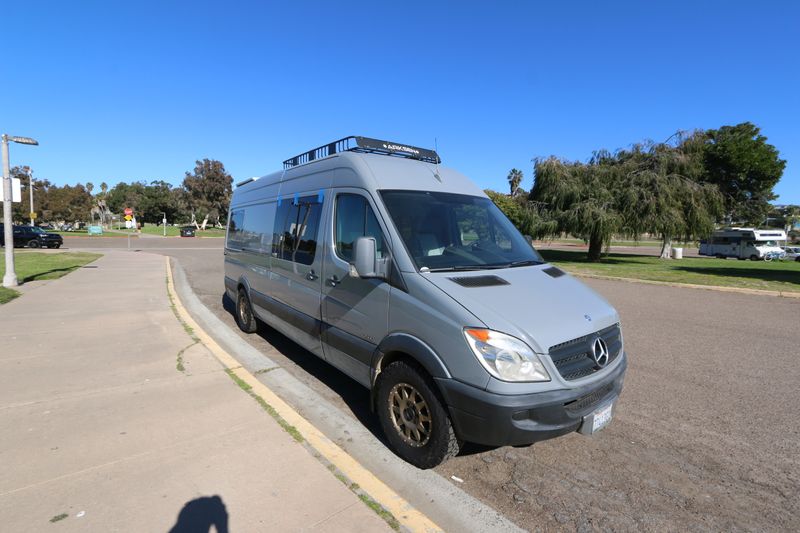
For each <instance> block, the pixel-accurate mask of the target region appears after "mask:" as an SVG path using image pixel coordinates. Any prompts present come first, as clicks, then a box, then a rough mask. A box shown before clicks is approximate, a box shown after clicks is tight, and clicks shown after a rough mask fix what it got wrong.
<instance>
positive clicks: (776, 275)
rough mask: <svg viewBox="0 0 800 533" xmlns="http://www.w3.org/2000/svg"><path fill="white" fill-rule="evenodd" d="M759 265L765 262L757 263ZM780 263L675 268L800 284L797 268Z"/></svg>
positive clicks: (724, 275) (713, 274) (722, 275)
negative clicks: (749, 266) (772, 265)
mask: <svg viewBox="0 0 800 533" xmlns="http://www.w3.org/2000/svg"><path fill="white" fill-rule="evenodd" d="M756 264H757V265H759V266H763V265H765V263H763V262H762V263H756ZM779 265H780V263H778V266H777V268H724V267H720V268H715V267H703V268H695V267H689V266H679V267H675V270H681V271H683V272H692V273H694V274H708V275H712V276H720V277H733V278H748V279H757V280H761V281H779V282H782V283H791V284H792V285H800V272H798V271H797V269H789V268H780V266H779Z"/></svg>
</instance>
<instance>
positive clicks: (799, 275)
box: [539, 249, 800, 292]
mask: <svg viewBox="0 0 800 533" xmlns="http://www.w3.org/2000/svg"><path fill="white" fill-rule="evenodd" d="M539 252H540V253H541V254H542V256H543V257H544V258H545V259H546V260H547V261H549V262H551V263H553V264H554V265H558V266H560V267H563V268H564V270H567V271H568V272H571V273H574V274H594V275H601V276H612V277H617V278H630V279H641V280H650V281H666V282H671V283H691V284H696V285H721V286H725V287H742V288H747V289H761V290H771V291H793V292H800V262H797V261H771V262H769V263H767V262H766V261H737V260H735V259H715V258H711V257H701V258H684V259H659V258H658V257H653V256H642V255H626V254H608V255H607V256H603V259H602V260H601V261H599V262H597V263H591V262H589V261H587V260H586V252H584V251H571V250H570V251H562V250H547V249H545V250H539Z"/></svg>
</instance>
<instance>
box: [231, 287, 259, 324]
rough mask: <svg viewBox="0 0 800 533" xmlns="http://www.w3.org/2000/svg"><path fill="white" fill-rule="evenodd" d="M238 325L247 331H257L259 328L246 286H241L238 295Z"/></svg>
mask: <svg viewBox="0 0 800 533" xmlns="http://www.w3.org/2000/svg"><path fill="white" fill-rule="evenodd" d="M236 325H237V326H239V329H241V330H242V331H244V332H245V333H255V332H256V330H257V329H258V324H257V323H256V317H255V315H254V314H253V306H251V305H250V298H249V297H248V296H247V291H245V290H244V287H240V288H239V294H238V296H237V297H236Z"/></svg>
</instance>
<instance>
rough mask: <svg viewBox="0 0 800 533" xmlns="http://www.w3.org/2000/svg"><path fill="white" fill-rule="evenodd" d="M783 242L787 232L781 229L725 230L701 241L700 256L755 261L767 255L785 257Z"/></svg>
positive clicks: (718, 231)
mask: <svg viewBox="0 0 800 533" xmlns="http://www.w3.org/2000/svg"><path fill="white" fill-rule="evenodd" d="M781 241H783V243H784V244H785V243H786V232H785V231H783V230H781V229H755V228H724V229H720V230H717V231H715V232H714V233H713V234H712V235H711V238H710V239H708V240H702V241H700V255H710V256H713V257H719V258H726V257H735V258H737V259H752V260H753V261H758V260H761V259H764V257H765V256H766V255H767V254H777V255H778V256H781V257H783V256H784V255H785V252H784V251H783V248H781V246H780V245H781Z"/></svg>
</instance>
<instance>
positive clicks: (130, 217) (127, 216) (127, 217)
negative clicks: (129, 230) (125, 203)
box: [125, 215, 133, 221]
mask: <svg viewBox="0 0 800 533" xmlns="http://www.w3.org/2000/svg"><path fill="white" fill-rule="evenodd" d="M132 219H133V217H132V216H131V215H125V220H128V221H130V220H132Z"/></svg>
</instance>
